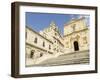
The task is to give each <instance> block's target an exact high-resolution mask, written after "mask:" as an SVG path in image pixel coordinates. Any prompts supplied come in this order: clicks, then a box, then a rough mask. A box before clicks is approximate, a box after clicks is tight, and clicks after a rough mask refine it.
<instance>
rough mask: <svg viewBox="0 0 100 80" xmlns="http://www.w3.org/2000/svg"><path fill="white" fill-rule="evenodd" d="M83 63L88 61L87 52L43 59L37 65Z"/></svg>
mask: <svg viewBox="0 0 100 80" xmlns="http://www.w3.org/2000/svg"><path fill="white" fill-rule="evenodd" d="M83 63H89V53H88V52H80V53H71V54H64V55H60V56H58V57H57V58H52V59H48V60H45V61H43V62H41V63H39V64H37V65H40V66H53V65H55V66H56V65H65V64H66V65H69V64H83Z"/></svg>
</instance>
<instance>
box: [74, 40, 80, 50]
mask: <svg viewBox="0 0 100 80" xmlns="http://www.w3.org/2000/svg"><path fill="white" fill-rule="evenodd" d="M78 50H79V45H78V42H77V41H74V51H78Z"/></svg>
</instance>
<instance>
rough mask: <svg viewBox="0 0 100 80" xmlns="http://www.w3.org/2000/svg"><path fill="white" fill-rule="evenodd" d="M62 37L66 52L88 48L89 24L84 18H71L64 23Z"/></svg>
mask: <svg viewBox="0 0 100 80" xmlns="http://www.w3.org/2000/svg"><path fill="white" fill-rule="evenodd" d="M63 39H64V45H65V48H66V49H67V51H66V53H67V52H68V53H69V52H75V51H84V50H89V26H87V24H86V22H85V18H84V17H82V18H80V19H73V20H71V21H70V22H69V23H67V24H65V25H64V37H63Z"/></svg>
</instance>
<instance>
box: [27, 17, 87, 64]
mask: <svg viewBox="0 0 100 80" xmlns="http://www.w3.org/2000/svg"><path fill="white" fill-rule="evenodd" d="M62 28H63V30H64V34H63V35H61V33H60V30H59V28H58V26H56V24H55V23H54V22H53V21H52V22H51V23H50V25H49V26H48V27H46V28H45V29H43V30H41V31H40V32H36V31H35V30H34V29H32V28H30V27H28V26H27V27H26V42H25V43H26V66H29V65H34V64H39V63H41V62H42V61H45V60H48V59H50V58H51V59H52V58H55V57H58V56H60V55H63V54H72V53H76V52H77V53H78V52H84V51H87V52H89V26H87V24H86V22H85V18H83V17H82V18H80V19H72V20H71V21H70V22H67V23H66V24H64V27H62ZM84 55H88V56H89V53H88V54H87V53H86V54H85V53H84V54H78V56H77V57H82V56H84ZM72 59H73V58H72Z"/></svg>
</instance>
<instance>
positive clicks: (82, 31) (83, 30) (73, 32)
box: [64, 28, 89, 37]
mask: <svg viewBox="0 0 100 80" xmlns="http://www.w3.org/2000/svg"><path fill="white" fill-rule="evenodd" d="M85 30H89V29H88V28H85V29H82V30H79V31H74V32H72V33H70V34H67V35H64V37H66V36H70V35H72V34H75V33H78V32H83V31H85Z"/></svg>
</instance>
